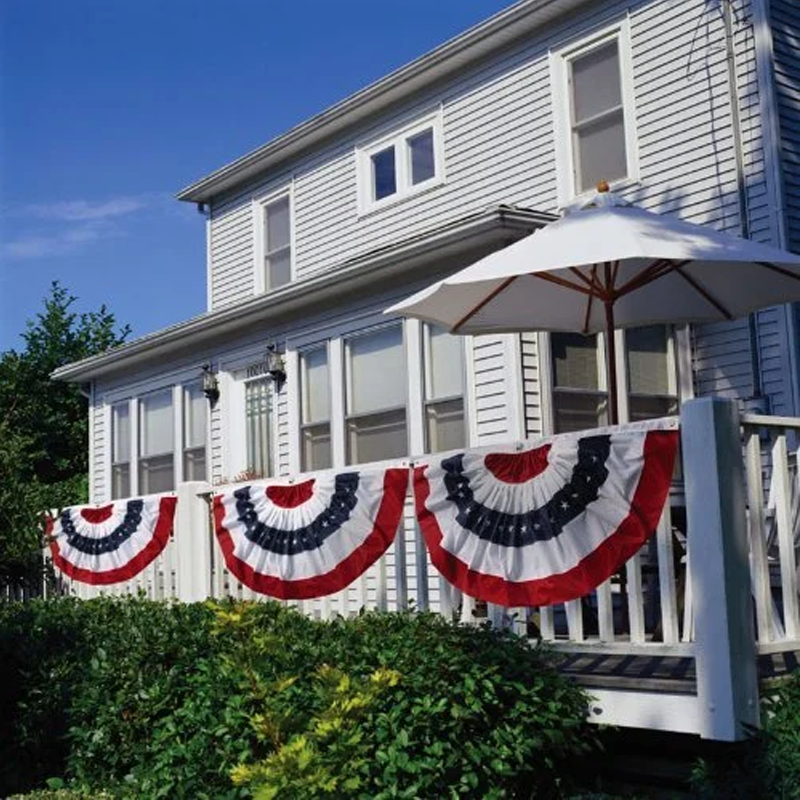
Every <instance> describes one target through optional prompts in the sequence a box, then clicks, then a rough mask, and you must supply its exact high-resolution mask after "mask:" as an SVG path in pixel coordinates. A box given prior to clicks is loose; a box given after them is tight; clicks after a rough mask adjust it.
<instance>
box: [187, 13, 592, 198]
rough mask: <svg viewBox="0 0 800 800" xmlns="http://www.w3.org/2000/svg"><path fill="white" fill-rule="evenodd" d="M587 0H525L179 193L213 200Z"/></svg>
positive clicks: (189, 196) (188, 196)
mask: <svg viewBox="0 0 800 800" xmlns="http://www.w3.org/2000/svg"><path fill="white" fill-rule="evenodd" d="M586 2H588V0H522V2H519V3H517V4H515V5H513V6H511V7H510V8H507V9H505V10H503V11H501V12H499V13H498V14H495V15H494V16H493V17H490V18H489V19H488V20H486V21H485V22H483V23H480V24H478V25H476V26H474V27H472V28H470V29H469V30H467V31H465V32H464V33H462V34H460V35H459V36H456V37H455V38H453V39H450V40H449V41H447V42H445V43H444V44H442V45H440V46H439V47H437V48H435V49H434V50H431V51H430V52H428V53H426V54H425V55H423V56H420V57H419V58H417V59H415V60H414V61H411V62H410V63H409V64H406V65H405V66H403V67H400V68H399V69H397V70H395V71H394V72H391V73H389V75H387V76H386V77H384V78H382V79H380V80H378V81H376V82H375V83H372V84H370V85H368V86H366V87H365V88H364V89H361V90H360V91H358V92H356V93H355V94H352V95H350V96H349V97H347V98H345V99H344V100H342V101H340V102H339V103H336V104H334V105H333V106H331V107H329V108H328V109H326V110H325V111H323V112H321V113H320V114H317V115H316V116H313V117H311V118H310V119H308V120H306V121H305V122H302V123H301V124H299V125H297V126H296V127H294V128H292V129H290V130H289V131H287V132H286V133H284V134H282V135H281V136H278V137H277V138H275V139H272V140H271V141H269V142H267V143H266V144H264V145H262V146H261V147H258V148H256V149H255V150H253V151H251V152H250V153H247V154H246V155H244V156H242V157H241V158H238V159H236V160H235V161H232V162H230V163H229V164H226V165H225V166H223V167H221V168H220V169H218V170H216V171H214V172H212V173H211V174H210V175H208V176H206V177H205V178H202V179H201V180H199V181H197V182H195V183H193V184H191V185H190V186H187V187H186V188H185V189H183V190H181V191H180V192H178V194H177V195H176V196H177V199H178V200H184V201H186V202H193V203H206V202H209V201H210V200H211V199H212V198H213V197H215V196H217V195H219V194H221V193H223V192H225V191H227V190H228V189H230V188H232V187H233V186H234V185H236V184H239V183H242V182H243V181H246V180H248V179H250V178H252V177H253V176H255V175H257V174H259V173H261V172H263V171H264V170H266V169H268V168H269V167H270V166H273V165H274V164H276V163H278V162H281V161H285V160H286V159H288V158H291V157H293V156H295V155H297V154H299V153H301V152H303V151H305V150H308V149H309V148H311V147H314V146H315V145H318V144H319V143H320V142H321V141H323V140H325V139H327V138H329V137H331V136H334V135H335V134H337V133H339V132H341V131H342V130H344V129H346V128H348V127H350V126H352V125H355V124H357V123H358V122H360V121H361V120H363V119H364V118H365V117H367V116H369V115H370V114H374V113H376V112H377V111H380V110H381V109H382V108H385V107H386V106H387V105H389V104H390V103H392V102H393V101H395V100H397V99H399V98H400V97H402V96H409V95H410V94H412V93H413V92H414V91H417V90H418V89H420V88H421V87H422V86H425V85H428V84H431V83H434V82H435V81H437V80H440V79H442V78H443V77H445V76H447V75H449V74H450V73H452V72H454V71H455V70H460V69H463V68H464V65H465V63H474V62H476V61H479V60H480V59H481V58H483V57H485V56H486V55H487V54H488V53H489V52H491V51H492V50H494V49H495V48H498V47H501V46H506V45H507V44H509V43H510V42H512V41H515V40H517V39H519V38H520V37H522V36H525V35H527V34H529V33H530V32H531V31H532V30H535V29H537V28H540V27H542V26H543V25H546V24H548V23H549V22H551V21H552V20H553V19H554V18H555V17H560V16H564V15H565V14H567V13H569V12H571V11H572V10H573V9H575V8H577V7H578V6H580V5H582V4H583V3H586Z"/></svg>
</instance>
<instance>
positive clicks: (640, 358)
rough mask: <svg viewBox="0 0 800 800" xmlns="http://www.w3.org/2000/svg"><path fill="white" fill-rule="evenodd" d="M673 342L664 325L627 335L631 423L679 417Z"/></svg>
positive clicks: (626, 333)
mask: <svg viewBox="0 0 800 800" xmlns="http://www.w3.org/2000/svg"><path fill="white" fill-rule="evenodd" d="M673 341H674V340H673V337H672V336H671V335H670V332H669V329H668V328H667V327H665V326H664V325H648V326H647V327H643V328H631V329H629V330H627V331H625V350H626V352H627V378H628V417H629V419H630V420H631V421H635V420H640V419H651V418H653V417H666V416H670V415H672V414H677V413H678V388H677V379H676V370H675V367H674V363H675V359H674V355H673Z"/></svg>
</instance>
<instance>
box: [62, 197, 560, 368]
mask: <svg viewBox="0 0 800 800" xmlns="http://www.w3.org/2000/svg"><path fill="white" fill-rule="evenodd" d="M553 219H554V217H553V216H552V215H551V214H547V213H544V212H539V211H531V210H527V209H517V208H513V207H511V206H498V207H494V208H491V209H486V210H484V211H481V212H478V213H476V214H472V215H470V216H469V217H466V218H462V219H459V220H455V221H453V222H452V223H448V224H447V225H444V226H442V227H441V228H438V229H436V230H434V231H431V232H427V233H425V234H420V235H419V236H415V237H412V238H410V239H407V240H404V241H403V242H399V243H397V244H396V245H392V246H389V247H386V248H382V249H379V250H374V251H371V252H369V253H365V254H364V255H362V256H358V257H356V258H353V259H350V260H349V261H346V262H344V263H343V264H341V265H340V266H339V267H337V268H335V269H332V270H329V271H327V272H324V273H321V274H320V275H315V276H312V277H310V278H307V279H305V280H302V281H298V282H296V283H292V284H289V285H288V286H286V287H284V288H282V289H279V290H277V291H275V292H270V293H269V294H264V295H258V296H255V297H251V298H249V299H247V300H245V301H244V302H242V303H238V304H235V305H233V306H229V307H226V308H223V309H220V310H219V311H214V312H210V313H206V314H201V315H199V316H197V317H193V318H192V319H190V320H187V321H186V322H182V323H180V324H178V325H174V326H172V327H169V328H165V329H163V330H161V331H156V332H155V333H151V334H148V335H146V336H142V337H140V338H139V339H135V340H134V341H132V342H129V343H127V344H123V345H120V346H119V347H115V348H112V349H111V350H108V351H106V352H104V353H99V354H98V355H95V356H91V357H89V358H86V359H83V360H81V361H76V362H73V363H71V364H65V365H64V366H62V367H59V368H58V369H56V370H55V371H54V372H53V373H52V374H51V375H50V377H51V378H52V379H53V380H58V381H66V382H69V383H85V382H87V381H90V380H94V379H96V378H100V377H103V376H106V375H109V374H111V373H114V372H117V371H119V370H120V369H121V368H122V367H123V365H124V368H125V369H129V368H131V367H133V366H137V365H143V364H145V363H147V362H150V361H152V360H154V359H162V358H165V357H168V356H170V355H172V354H173V353H175V352H178V351H180V350H181V349H183V348H185V347H187V346H188V345H190V344H191V346H192V347H198V346H200V345H201V344H204V343H207V342H210V341H211V340H213V339H215V338H217V337H220V336H228V335H235V334H236V333H238V332H240V331H242V332H243V331H245V330H247V329H248V328H249V327H251V326H252V325H253V324H254V322H261V323H264V322H265V321H266V320H269V318H270V316H275V315H277V314H280V316H281V317H283V316H286V315H288V314H290V313H297V312H298V311H301V310H302V309H303V308H308V307H310V306H312V305H313V304H314V303H315V302H319V301H320V300H323V299H326V298H330V297H332V296H334V295H335V296H337V297H341V295H342V291H343V289H344V288H346V287H349V288H351V289H352V288H357V287H359V286H362V285H367V284H373V283H375V282H377V281H378V280H381V279H383V278H385V277H386V276H387V275H391V274H397V273H399V272H402V271H403V270H405V269H407V268H408V264H410V263H413V262H414V261H417V262H418V261H419V260H420V259H424V258H426V257H427V256H429V255H430V254H431V253H434V252H435V253H437V254H439V253H442V252H443V251H444V250H446V249H448V248H449V249H450V250H452V249H453V248H458V249H464V248H465V247H466V246H467V244H468V243H469V242H470V241H474V240H475V239H476V237H478V238H479V237H481V236H485V235H486V234H487V232H494V233H496V234H497V233H502V232H503V231H507V232H516V233H517V234H519V233H527V232H530V231H531V230H533V229H535V228H538V227H541V226H542V225H545V224H547V223H548V222H551V221H552V220H553Z"/></svg>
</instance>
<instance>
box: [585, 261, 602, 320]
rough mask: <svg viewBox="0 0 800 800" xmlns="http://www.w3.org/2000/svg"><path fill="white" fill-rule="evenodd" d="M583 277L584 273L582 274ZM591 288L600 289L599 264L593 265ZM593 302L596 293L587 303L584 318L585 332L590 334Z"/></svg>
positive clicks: (592, 294) (591, 295) (590, 296)
mask: <svg viewBox="0 0 800 800" xmlns="http://www.w3.org/2000/svg"><path fill="white" fill-rule="evenodd" d="M580 274H581V275H583V273H580ZM590 283H591V286H592V287H593V288H595V287H597V288H599V287H600V284H598V283H597V264H592V275H591V281H590ZM592 300H594V292H592V293H591V294H590V295H589V298H588V300H587V301H586V316H585V317H584V318H583V332H584V333H588V332H589V320H590V319H591V316H592Z"/></svg>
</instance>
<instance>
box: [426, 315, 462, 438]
mask: <svg viewBox="0 0 800 800" xmlns="http://www.w3.org/2000/svg"><path fill="white" fill-rule="evenodd" d="M423 330H424V339H423V341H424V368H425V382H424V387H425V449H426V450H427V452H429V453H437V452H443V451H445V450H455V449H456V448H458V447H464V446H465V445H466V429H465V426H464V339H463V337H461V336H453V335H451V334H449V333H448V332H447V331H446V330H445V329H444V328H440V327H439V326H436V325H426V326H425V328H424V329H423Z"/></svg>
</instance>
